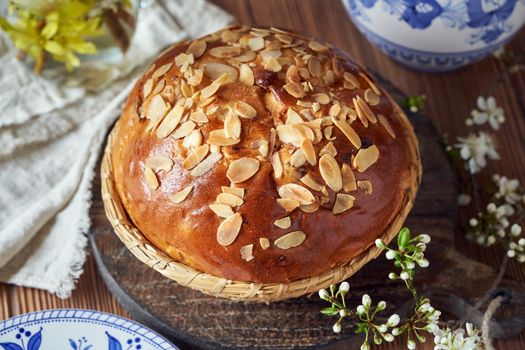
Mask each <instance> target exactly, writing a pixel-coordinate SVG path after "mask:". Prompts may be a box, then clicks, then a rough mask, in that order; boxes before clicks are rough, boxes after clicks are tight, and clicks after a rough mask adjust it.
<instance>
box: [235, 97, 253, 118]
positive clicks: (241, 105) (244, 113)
mask: <svg viewBox="0 0 525 350" xmlns="http://www.w3.org/2000/svg"><path fill="white" fill-rule="evenodd" d="M233 111H234V112H235V113H237V115H238V116H239V117H241V118H246V119H253V118H255V117H256V116H257V111H256V110H255V108H253V107H252V106H250V105H249V104H248V103H246V102H244V101H237V102H235V104H234V105H233Z"/></svg>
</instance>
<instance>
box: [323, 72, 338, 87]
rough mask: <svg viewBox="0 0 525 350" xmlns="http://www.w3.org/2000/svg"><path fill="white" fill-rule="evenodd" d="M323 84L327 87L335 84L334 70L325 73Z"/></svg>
mask: <svg viewBox="0 0 525 350" xmlns="http://www.w3.org/2000/svg"><path fill="white" fill-rule="evenodd" d="M323 82H324V84H325V85H326V86H330V85H332V84H333V83H335V73H334V71H333V70H331V69H328V70H327V71H325V72H324V76H323Z"/></svg>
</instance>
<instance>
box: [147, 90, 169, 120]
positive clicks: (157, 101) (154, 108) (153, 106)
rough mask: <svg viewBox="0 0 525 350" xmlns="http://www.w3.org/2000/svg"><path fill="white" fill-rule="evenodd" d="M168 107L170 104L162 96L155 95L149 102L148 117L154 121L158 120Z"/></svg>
mask: <svg viewBox="0 0 525 350" xmlns="http://www.w3.org/2000/svg"><path fill="white" fill-rule="evenodd" d="M167 109H168V105H167V104H166V102H164V99H163V98H162V96H160V95H155V96H153V98H152V99H151V100H150V102H149V105H148V110H147V112H146V118H148V119H151V120H152V121H158V120H160V119H161V118H162V117H163V116H164V114H165V113H166V112H167Z"/></svg>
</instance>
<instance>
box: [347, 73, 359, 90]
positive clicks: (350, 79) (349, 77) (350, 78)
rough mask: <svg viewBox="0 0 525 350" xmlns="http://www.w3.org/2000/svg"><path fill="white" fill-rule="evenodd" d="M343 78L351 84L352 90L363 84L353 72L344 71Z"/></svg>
mask: <svg viewBox="0 0 525 350" xmlns="http://www.w3.org/2000/svg"><path fill="white" fill-rule="evenodd" d="M343 78H344V79H345V82H347V83H348V84H349V89H350V90H353V89H358V88H359V87H361V84H359V80H357V78H356V77H355V75H353V74H352V73H349V72H344V73H343Z"/></svg>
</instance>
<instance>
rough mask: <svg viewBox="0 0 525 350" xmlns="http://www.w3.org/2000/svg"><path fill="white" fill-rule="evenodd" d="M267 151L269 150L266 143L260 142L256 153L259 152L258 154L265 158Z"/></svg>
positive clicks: (264, 141)
mask: <svg viewBox="0 0 525 350" xmlns="http://www.w3.org/2000/svg"><path fill="white" fill-rule="evenodd" d="M268 149H269V144H268V141H266V140H261V144H260V146H259V148H258V151H259V153H260V154H261V156H262V157H267V156H268Z"/></svg>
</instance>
